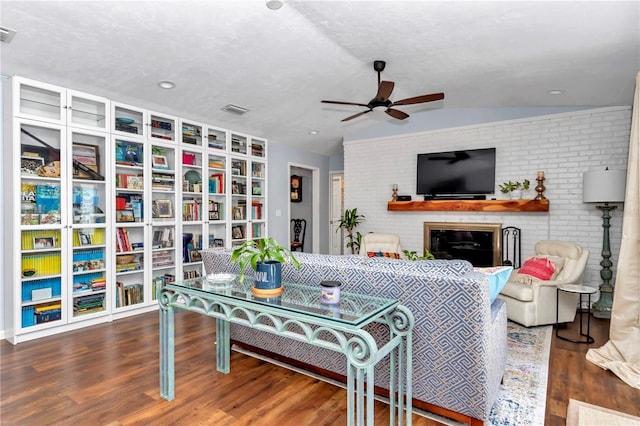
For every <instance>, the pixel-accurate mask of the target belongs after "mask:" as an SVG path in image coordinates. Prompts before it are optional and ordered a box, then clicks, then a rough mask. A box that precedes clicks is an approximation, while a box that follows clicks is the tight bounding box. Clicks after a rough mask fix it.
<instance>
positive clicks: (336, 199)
mask: <svg viewBox="0 0 640 426" xmlns="http://www.w3.org/2000/svg"><path fill="white" fill-rule="evenodd" d="M330 179H331V185H330V188H331V193H330V194H329V200H330V203H331V205H330V206H329V208H330V211H329V214H330V216H331V217H330V219H329V232H330V235H329V242H330V244H329V253H330V254H343V253H344V235H343V231H342V229H339V228H338V225H339V224H340V220H342V212H343V211H344V173H342V172H340V173H331V174H330Z"/></svg>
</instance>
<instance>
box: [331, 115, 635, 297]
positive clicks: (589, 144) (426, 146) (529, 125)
mask: <svg viewBox="0 0 640 426" xmlns="http://www.w3.org/2000/svg"><path fill="white" fill-rule="evenodd" d="M630 128H631V109H630V108H629V107H609V108H598V109H592V110H586V111H578V112H571V113H562V114H554V115H546V116H540V117H532V118H526V119H518V120H510V121H502V122H495V123H489V124H482V125H474V126H466V127H458V128H452V129H445V130H436V131H427V132H421V133H412V134H405V135H398V136H393V137H385V138H379V139H368V140H360V141H349V142H345V144H344V174H345V208H349V209H351V208H354V207H357V208H358V213H361V214H364V215H365V216H366V220H365V222H363V223H362V225H360V226H359V227H358V231H360V232H361V233H362V234H365V233H367V232H393V233H397V234H399V235H400V238H401V241H402V246H403V248H406V249H410V250H416V251H418V252H420V251H422V249H423V222H492V223H502V226H517V227H519V228H521V229H522V253H523V259H524V258H525V257H526V256H528V255H529V254H531V252H532V250H533V245H534V244H535V242H536V241H538V240H541V239H557V240H567V241H575V242H577V243H579V244H581V245H582V246H583V247H585V248H587V249H588V250H590V252H591V255H590V257H589V265H588V268H587V273H586V275H585V284H587V285H591V286H594V287H597V286H598V285H599V284H600V282H601V280H600V265H599V262H600V260H601V259H602V257H601V252H602V233H603V231H602V218H601V212H600V210H598V209H596V208H595V205H593V204H584V203H583V202H582V174H583V173H584V172H585V171H590V170H601V169H604V167H605V166H608V167H609V168H610V169H626V164H627V155H628V150H629V132H630ZM489 147H495V148H496V194H495V195H494V196H493V197H496V198H497V199H501V198H506V197H505V196H504V195H503V194H502V193H500V192H499V191H498V188H497V185H498V184H500V183H502V182H505V181H508V180H520V181H521V180H523V179H529V180H530V181H531V183H532V185H531V188H530V189H529V191H528V193H525V194H524V195H523V197H524V198H534V197H535V194H536V193H535V190H534V189H533V188H534V187H535V185H536V181H535V178H536V172H537V171H538V170H543V171H544V172H545V178H546V180H545V186H546V188H547V189H546V191H545V196H546V197H547V198H548V199H549V200H550V210H549V212H548V213H486V212H468V213H467V212H388V211H387V202H388V201H389V200H390V199H391V185H392V184H394V183H397V184H398V186H399V191H398V192H399V194H401V195H411V196H412V197H413V199H414V200H415V199H421V198H420V197H418V196H416V155H417V154H418V153H425V152H438V151H451V150H456V149H475V148H489ZM622 207H623V206H622V205H620V206H619V207H618V209H617V210H614V211H613V212H612V219H611V228H610V237H611V249H612V258H611V260H612V261H613V263H614V268H613V269H614V270H615V265H616V262H617V260H618V252H619V248H620V237H621V232H622ZM614 279H615V276H614Z"/></svg>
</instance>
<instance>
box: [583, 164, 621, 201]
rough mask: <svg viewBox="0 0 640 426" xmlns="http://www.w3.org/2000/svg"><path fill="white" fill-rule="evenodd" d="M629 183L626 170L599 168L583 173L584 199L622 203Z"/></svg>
mask: <svg viewBox="0 0 640 426" xmlns="http://www.w3.org/2000/svg"><path fill="white" fill-rule="evenodd" d="M626 185H627V171H626V170H598V171H593V172H585V173H584V174H583V175H582V201H583V202H585V203H621V202H623V201H624V194H625V188H626Z"/></svg>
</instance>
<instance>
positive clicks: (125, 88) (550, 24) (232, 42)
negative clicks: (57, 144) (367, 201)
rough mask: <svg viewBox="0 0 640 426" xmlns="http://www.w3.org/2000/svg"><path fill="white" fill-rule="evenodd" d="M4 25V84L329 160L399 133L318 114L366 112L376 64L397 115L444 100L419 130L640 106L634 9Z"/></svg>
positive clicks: (5, 6)
mask: <svg viewBox="0 0 640 426" xmlns="http://www.w3.org/2000/svg"><path fill="white" fill-rule="evenodd" d="M0 24H1V25H3V26H6V27H10V28H12V29H14V30H16V31H17V35H16V36H15V37H14V39H13V41H12V42H11V43H9V44H6V43H2V44H1V45H0V48H1V49H2V51H1V60H2V62H1V69H0V71H1V73H2V74H3V75H6V76H11V75H22V76H25V77H29V78H33V79H37V80H42V81H45V82H48V83H53V84H58V85H61V86H65V87H71V88H73V89H76V90H81V91H85V92H88V93H94V94H97V95H102V96H106V97H109V98H110V99H113V100H117V101H120V102H124V103H128V104H131V105H137V106H142V107H145V108H149V109H152V110H155V111H159V112H165V113H170V114H175V115H178V116H181V117H188V118H191V119H195V120H200V121H202V122H204V123H209V124H216V125H220V126H221V127H226V128H230V129H234V130H238V131H242V132H245V133H249V134H254V135H258V136H263V137H267V138H269V139H270V140H272V141H274V142H279V143H285V144H291V145H295V146H300V147H301V148H304V149H307V150H310V151H314V152H319V153H323V154H330V153H333V152H336V150H337V147H338V146H339V145H340V143H341V141H342V137H343V136H345V135H348V134H350V133H353V132H357V131H358V130H362V129H364V128H366V127H367V126H375V125H378V124H380V121H381V120H390V121H393V120H394V119H393V118H391V117H388V116H386V115H384V114H381V115H380V114H369V115H366V116H362V117H360V118H358V119H355V120H352V121H349V122H346V123H341V122H340V120H341V119H342V118H344V117H346V116H348V115H351V114H354V113H356V112H359V111H360V110H361V109H360V108H359V107H354V106H336V105H327V104H321V103H320V100H322V99H331V100H346V101H354V102H362V103H367V102H368V101H369V100H370V99H371V98H372V97H373V96H374V95H375V92H376V84H377V76H376V74H375V72H374V71H373V67H372V62H373V60H375V59H383V60H385V61H387V68H386V70H385V71H384V73H383V78H384V79H387V80H392V81H394V82H395V83H396V85H395V89H394V92H393V94H392V97H391V99H392V100H397V99H402V98H405V97H409V96H416V95H422V94H426V93H433V92H440V91H443V92H445V94H446V98H445V100H444V101H440V102H434V103H432V104H423V105H415V106H407V107H402V108H401V109H402V110H404V111H405V112H408V113H409V114H414V115H413V116H412V117H410V118H408V119H407V120H412V119H414V120H417V119H420V120H428V119H429V113H428V111H429V110H430V109H433V108H463V107H469V108H484V107H528V106H608V105H631V104H632V100H633V90H634V82H635V76H636V74H637V72H638V71H639V70H640V2H638V1H632V2H616V1H606V2H591V1H588V2H543V1H540V2H538V1H536V2H521V1H514V2H508V1H497V2H489V1H475V2H460V1H446V2H436V1H310V0H305V1H293V0H290V1H287V0H284V5H283V7H282V8H281V9H280V10H275V11H274V10H270V9H268V8H267V7H266V6H265V2H264V1H150V2H146V1H103V2H95V1H38V2H29V1H4V0H3V1H1V2H0ZM160 80H172V81H174V82H175V83H176V84H177V87H176V88H175V89H173V90H162V89H160V88H158V86H157V85H156V83H157V82H158V81H160ZM549 89H562V90H564V91H565V93H564V94H563V95H561V96H551V95H549V94H548V93H547V90H549ZM227 104H235V105H239V106H242V107H245V108H248V109H249V110H250V112H249V113H247V114H245V115H243V116H238V115H233V114H231V113H228V112H224V111H222V110H221V107H223V106H224V105H227ZM418 112H420V113H419V114H416V113H418ZM374 116H375V117H374ZM370 117H371V118H370ZM310 130H318V131H319V132H320V133H319V134H318V135H315V136H312V135H309V133H308V132H309V131H310Z"/></svg>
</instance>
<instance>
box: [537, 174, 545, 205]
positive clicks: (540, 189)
mask: <svg viewBox="0 0 640 426" xmlns="http://www.w3.org/2000/svg"><path fill="white" fill-rule="evenodd" d="M536 181H537V182H538V185H536V192H537V193H538V195H536V198H534V200H546V199H547V197H545V196H544V195H543V194H542V193H543V192H544V190H545V189H547V188H546V187H545V186H544V183H543V182H544V172H538V177H536Z"/></svg>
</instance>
